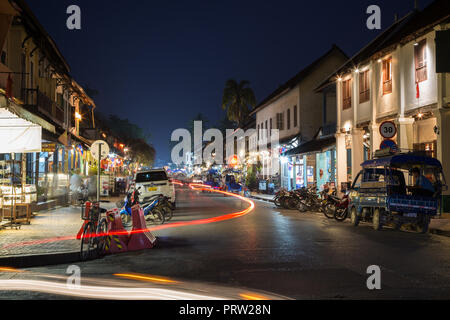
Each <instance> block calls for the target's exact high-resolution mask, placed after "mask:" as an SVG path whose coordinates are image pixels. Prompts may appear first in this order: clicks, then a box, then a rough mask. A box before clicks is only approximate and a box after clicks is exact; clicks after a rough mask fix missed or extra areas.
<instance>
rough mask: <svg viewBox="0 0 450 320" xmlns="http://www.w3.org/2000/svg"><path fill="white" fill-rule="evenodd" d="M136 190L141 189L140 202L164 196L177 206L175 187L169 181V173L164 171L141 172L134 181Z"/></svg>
mask: <svg viewBox="0 0 450 320" xmlns="http://www.w3.org/2000/svg"><path fill="white" fill-rule="evenodd" d="M134 182H135V188H136V189H139V188H140V189H139V193H140V197H139V200H140V201H141V202H143V203H145V202H146V198H149V197H151V196H153V195H156V194H162V195H164V196H166V197H168V198H169V201H170V202H172V203H173V204H174V205H175V201H176V199H175V187H174V185H173V184H172V183H171V182H170V181H169V178H168V176H167V172H166V170H164V169H153V170H148V171H140V172H138V173H137V174H136V177H135V179H134Z"/></svg>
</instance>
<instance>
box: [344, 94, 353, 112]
mask: <svg viewBox="0 0 450 320" xmlns="http://www.w3.org/2000/svg"><path fill="white" fill-rule="evenodd" d="M343 100H344V101H343V104H342V108H343V109H344V110H345V109H350V108H351V107H352V97H348V98H344V99H343Z"/></svg>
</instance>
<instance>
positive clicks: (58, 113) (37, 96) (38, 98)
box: [25, 88, 64, 126]
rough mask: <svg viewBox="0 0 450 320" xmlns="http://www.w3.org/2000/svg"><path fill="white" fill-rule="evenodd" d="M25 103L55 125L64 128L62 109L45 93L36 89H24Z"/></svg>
mask: <svg viewBox="0 0 450 320" xmlns="http://www.w3.org/2000/svg"><path fill="white" fill-rule="evenodd" d="M25 103H26V105H28V106H31V107H33V108H36V109H37V111H38V112H40V113H42V114H44V115H46V116H47V117H49V118H50V119H52V120H53V121H55V122H56V123H57V124H59V125H61V126H64V109H63V108H61V107H60V106H59V105H58V104H57V103H56V102H55V101H53V100H52V99H50V98H49V97H48V96H47V95H46V94H45V93H43V92H42V91H40V90H39V88H36V89H25Z"/></svg>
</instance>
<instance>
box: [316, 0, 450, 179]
mask: <svg viewBox="0 0 450 320" xmlns="http://www.w3.org/2000/svg"><path fill="white" fill-rule="evenodd" d="M449 28H450V3H449V2H448V1H440V0H438V1H435V2H434V3H432V4H431V5H430V6H429V7H427V8H425V9H424V10H423V11H418V10H415V11H414V12H412V13H410V14H408V15H407V16H405V17H403V18H402V19H400V20H398V21H396V22H395V23H394V24H393V25H392V26H391V27H389V28H388V29H387V30H386V31H385V32H383V33H382V34H381V35H379V36H378V37H377V38H376V39H375V40H373V41H372V42H371V43H370V44H368V45H367V46H366V47H365V48H364V49H362V50H361V51H360V52H359V53H357V54H356V55H355V56H354V57H352V58H351V59H350V60H349V61H347V62H346V63H345V64H344V65H343V66H342V67H341V68H339V69H338V70H337V71H336V72H335V73H334V75H333V76H332V77H331V78H329V79H328V81H329V83H330V82H334V83H335V85H336V91H337V134H336V140H337V181H338V186H339V187H340V188H343V186H344V185H346V183H347V182H351V181H352V179H354V178H355V177H356V176H357V174H358V173H359V172H360V170H361V164H362V163H363V162H364V160H367V159H368V158H372V157H373V155H374V152H375V151H377V150H379V149H380V145H381V142H382V141H383V140H384V138H383V137H382V133H381V132H380V125H381V124H382V123H384V122H386V121H391V122H393V123H394V124H395V126H396V129H397V134H396V135H395V137H394V138H393V139H392V140H393V141H394V142H395V143H396V144H397V146H398V148H399V149H400V150H402V151H424V152H427V153H428V154H429V155H430V156H432V157H435V158H437V159H439V160H440V161H441V162H442V163H443V165H444V172H445V174H446V176H447V177H449V176H450V152H449V149H448V148H445V137H450V127H449V125H450V74H449V73H448V72H442V71H441V72H439V71H438V70H437V57H439V56H440V52H439V50H440V49H439V47H438V46H439V45H438V44H437V42H436V41H435V39H436V38H437V35H438V33H440V32H442V33H445V32H449V31H448V30H449ZM446 30H447V31H446ZM447 39H448V35H447ZM446 59H447V61H448V57H447V58H446ZM323 85H326V84H323Z"/></svg>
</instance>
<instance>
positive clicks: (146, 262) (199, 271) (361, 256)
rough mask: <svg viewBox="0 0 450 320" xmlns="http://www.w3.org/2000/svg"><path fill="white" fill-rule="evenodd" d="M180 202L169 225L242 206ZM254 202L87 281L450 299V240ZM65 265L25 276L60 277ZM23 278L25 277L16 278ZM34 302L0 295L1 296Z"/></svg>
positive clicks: (191, 196) (179, 232) (121, 258)
mask: <svg viewBox="0 0 450 320" xmlns="http://www.w3.org/2000/svg"><path fill="white" fill-rule="evenodd" d="M178 199H179V203H178V205H179V210H178V211H177V212H176V217H175V218H174V221H173V222H176V221H186V220H193V219H202V218H207V217H213V216H218V215H222V214H226V213H231V212H235V211H239V210H241V208H245V207H246V204H245V203H242V202H241V201H239V200H236V199H233V198H228V197H224V196H222V195H209V194H201V193H197V192H194V191H190V190H187V189H182V190H180V191H179V192H178ZM255 202H256V209H255V211H254V212H252V213H251V214H249V215H246V216H244V217H241V218H238V219H235V220H230V221H224V222H219V223H214V224H209V225H200V226H188V227H182V228H176V229H166V230H161V231H158V232H155V233H156V235H157V236H158V237H160V239H161V242H160V246H159V248H158V249H153V250H149V251H144V252H138V253H127V254H122V255H117V256H110V257H106V258H104V259H102V260H98V261H92V262H86V263H81V264H79V265H80V267H81V269H82V275H83V276H84V277H95V278H105V279H110V278H113V277H112V275H113V274H117V273H139V274H148V275H158V276H164V277H169V278H170V279H178V280H183V281H195V282H202V283H214V284H220V285H225V286H228V287H239V288H249V290H263V291H265V292H270V293H274V294H278V295H282V296H286V297H290V298H294V299H379V298H385V299H407V298H419V299H448V298H449V297H450V238H446V237H440V236H435V235H421V234H415V233H408V232H395V231H393V230H389V229H385V230H383V231H382V232H376V231H374V230H373V229H372V228H371V226H370V225H363V226H360V227H358V228H354V227H352V226H351V225H350V224H349V223H338V222H335V221H330V220H326V219H325V218H324V217H322V216H320V215H318V214H311V213H310V214H300V213H298V212H295V211H286V210H279V209H275V208H274V206H273V205H272V204H270V203H266V202H262V201H255ZM370 265H378V266H380V267H381V270H382V279H381V280H382V290H380V291H369V290H368V289H367V287H366V280H367V278H368V275H367V274H366V270H367V268H368V266H370ZM66 268H67V266H55V267H49V268H37V269H31V270H29V271H33V272H41V273H47V274H48V273H50V274H60V275H62V274H64V273H65V270H66ZM1 276H2V275H1V274H0V279H1ZM10 276H11V275H10ZM3 277H5V275H3ZM11 277H13V276H11ZM21 277H26V275H25V274H18V275H15V276H14V278H16V279H17V278H21ZM35 296H36V295H30V294H26V293H23V294H12V293H4V292H0V297H3V298H8V297H15V298H17V297H24V298H29V297H35ZM40 297H42V296H40Z"/></svg>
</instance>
